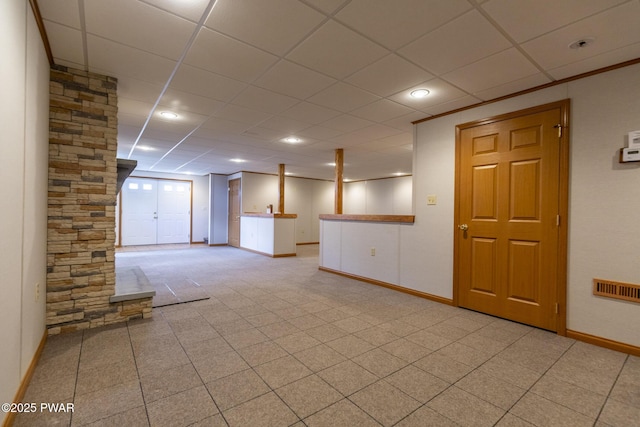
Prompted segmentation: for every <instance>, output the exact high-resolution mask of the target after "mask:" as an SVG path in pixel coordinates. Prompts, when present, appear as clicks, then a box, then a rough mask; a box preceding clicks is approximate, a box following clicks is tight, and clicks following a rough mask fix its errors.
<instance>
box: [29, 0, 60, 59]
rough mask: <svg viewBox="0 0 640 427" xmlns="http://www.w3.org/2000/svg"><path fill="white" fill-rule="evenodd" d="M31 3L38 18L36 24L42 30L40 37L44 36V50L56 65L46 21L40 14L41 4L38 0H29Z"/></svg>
mask: <svg viewBox="0 0 640 427" xmlns="http://www.w3.org/2000/svg"><path fill="white" fill-rule="evenodd" d="M29 4H30V5H31V10H33V15H34V16H35V18H36V25H38V30H39V31H40V37H41V38H42V43H43V44H44V50H45V52H47V58H48V59H49V65H50V66H54V65H56V64H55V62H54V61H53V52H52V51H51V44H49V37H48V36H47V30H46V29H45V28H44V21H43V20H42V15H41V14H40V6H38V0H29Z"/></svg>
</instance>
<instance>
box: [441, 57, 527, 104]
mask: <svg viewBox="0 0 640 427" xmlns="http://www.w3.org/2000/svg"><path fill="white" fill-rule="evenodd" d="M538 72H539V70H538V69H537V68H536V67H535V66H534V65H533V64H532V63H531V62H530V61H529V60H528V59H527V58H526V57H525V56H524V55H522V54H521V53H520V52H519V51H518V50H517V49H515V48H512V49H508V50H505V51H503V52H500V53H497V54H495V55H492V56H490V57H488V58H485V59H482V60H480V61H478V62H474V63H473V64H470V65H467V66H466V67H462V68H458V69H457V70H454V71H452V72H450V73H447V74H445V75H443V76H442V78H443V79H445V80H447V81H450V82H451V83H453V84H454V85H456V86H458V87H460V88H462V89H463V90H465V91H467V92H469V93H475V92H479V91H482V90H486V89H489V88H492V87H496V86H500V85H503V84H505V83H509V82H512V81H515V80H520V79H523V78H525V77H529V76H531V75H534V74H537V73H538Z"/></svg>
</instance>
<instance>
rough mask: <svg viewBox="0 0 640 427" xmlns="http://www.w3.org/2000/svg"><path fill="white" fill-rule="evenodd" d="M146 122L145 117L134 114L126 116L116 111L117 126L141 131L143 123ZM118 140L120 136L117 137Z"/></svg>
mask: <svg viewBox="0 0 640 427" xmlns="http://www.w3.org/2000/svg"><path fill="white" fill-rule="evenodd" d="M146 120H147V118H146V117H145V116H138V115H135V114H127V113H125V112H120V111H118V126H121V125H122V126H133V127H135V128H137V129H138V132H140V129H142V126H144V122H145V121H146ZM119 139H120V135H118V140H119Z"/></svg>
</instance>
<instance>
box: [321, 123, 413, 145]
mask: <svg viewBox="0 0 640 427" xmlns="http://www.w3.org/2000/svg"><path fill="white" fill-rule="evenodd" d="M399 133H401V131H399V130H398V129H395V128H391V127H389V126H384V125H380V124H374V125H371V126H368V127H366V128H362V129H358V130H356V131H354V132H349V133H346V134H344V135H340V136H337V137H335V138H331V140H330V141H332V142H335V143H338V144H342V145H343V146H345V147H352V146H354V145H357V144H362V143H365V142H368V141H374V140H376V139H381V138H386V137H388V136H391V135H397V134H399Z"/></svg>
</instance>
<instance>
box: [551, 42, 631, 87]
mask: <svg viewBox="0 0 640 427" xmlns="http://www.w3.org/2000/svg"><path fill="white" fill-rule="evenodd" d="M636 58H640V43H635V44H632V45H628V46H625V47H622V48H620V49H616V50H612V51H609V52H605V53H602V54H600V55H596V56H591V57H589V58H587V59H584V60H582V61H578V62H573V63H571V64H568V65H564V66H562V67H558V68H554V69H552V70H549V71H548V72H549V74H551V76H552V77H553V78H555V79H564V78H566V77H572V76H576V75H578V74H582V73H586V72H588V71H593V70H597V69H599V68H604V67H608V66H609V65H611V64H619V63H622V62H625V61H630V60H632V59H636Z"/></svg>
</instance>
